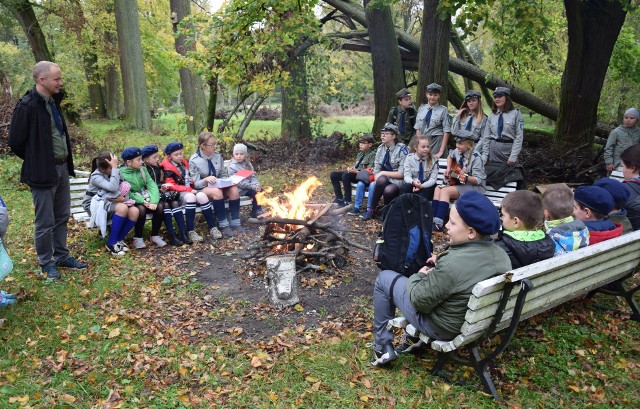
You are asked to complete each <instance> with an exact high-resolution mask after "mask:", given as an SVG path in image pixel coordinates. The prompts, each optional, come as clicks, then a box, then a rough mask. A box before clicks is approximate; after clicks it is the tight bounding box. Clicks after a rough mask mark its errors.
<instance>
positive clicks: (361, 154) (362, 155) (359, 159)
mask: <svg viewBox="0 0 640 409" xmlns="http://www.w3.org/2000/svg"><path fill="white" fill-rule="evenodd" d="M358 156H360V158H358V161H357V162H356V165H355V166H354V168H356V169H358V167H359V166H360V164H361V163H362V160H363V159H364V152H360V153H359V154H358Z"/></svg>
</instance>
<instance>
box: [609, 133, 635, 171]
mask: <svg viewBox="0 0 640 409" xmlns="http://www.w3.org/2000/svg"><path fill="white" fill-rule="evenodd" d="M636 143H640V127H638V126H637V125H634V126H632V127H631V128H625V127H624V126H622V125H620V126H619V127H617V128H616V129H614V130H613V131H611V133H610V134H609V137H608V138H607V144H606V145H605V147H604V164H605V165H613V167H614V168H617V167H618V166H620V154H621V153H622V152H624V150H625V149H627V148H628V147H629V146H631V145H635V144H636Z"/></svg>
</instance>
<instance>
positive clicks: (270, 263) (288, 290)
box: [266, 255, 300, 308]
mask: <svg viewBox="0 0 640 409" xmlns="http://www.w3.org/2000/svg"><path fill="white" fill-rule="evenodd" d="M266 261H267V286H268V288H269V295H270V297H271V303H272V304H273V305H275V306H276V307H277V308H284V307H288V306H291V305H295V304H297V303H298V302H299V301H300V299H299V298H298V280H297V278H296V274H297V271H296V258H295V256H294V255H278V256H269V257H267V258H266Z"/></svg>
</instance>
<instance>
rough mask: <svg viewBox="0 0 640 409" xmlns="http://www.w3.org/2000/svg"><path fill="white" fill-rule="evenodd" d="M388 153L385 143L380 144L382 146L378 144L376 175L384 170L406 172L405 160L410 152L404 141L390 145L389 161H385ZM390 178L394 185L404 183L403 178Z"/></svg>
mask: <svg viewBox="0 0 640 409" xmlns="http://www.w3.org/2000/svg"><path fill="white" fill-rule="evenodd" d="M386 153H387V147H386V146H385V145H384V144H380V146H378V150H377V151H376V160H375V166H374V167H373V174H374V175H376V174H378V173H380V172H381V171H383V170H384V171H391V172H400V173H402V174H404V161H405V159H406V158H407V154H408V153H409V151H408V150H407V147H406V146H405V145H404V144H403V143H394V144H393V145H391V146H390V147H389V162H388V163H383V162H384V158H385V156H386ZM389 180H390V181H391V182H392V183H393V184H394V185H398V186H399V185H401V184H402V183H403V180H402V179H392V178H389Z"/></svg>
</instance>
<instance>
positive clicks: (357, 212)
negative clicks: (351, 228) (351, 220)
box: [347, 207, 360, 216]
mask: <svg viewBox="0 0 640 409" xmlns="http://www.w3.org/2000/svg"><path fill="white" fill-rule="evenodd" d="M347 214H350V215H351V216H359V215H360V209H358V208H356V207H354V208H353V209H351V210H349V211H348V212H347Z"/></svg>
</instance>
